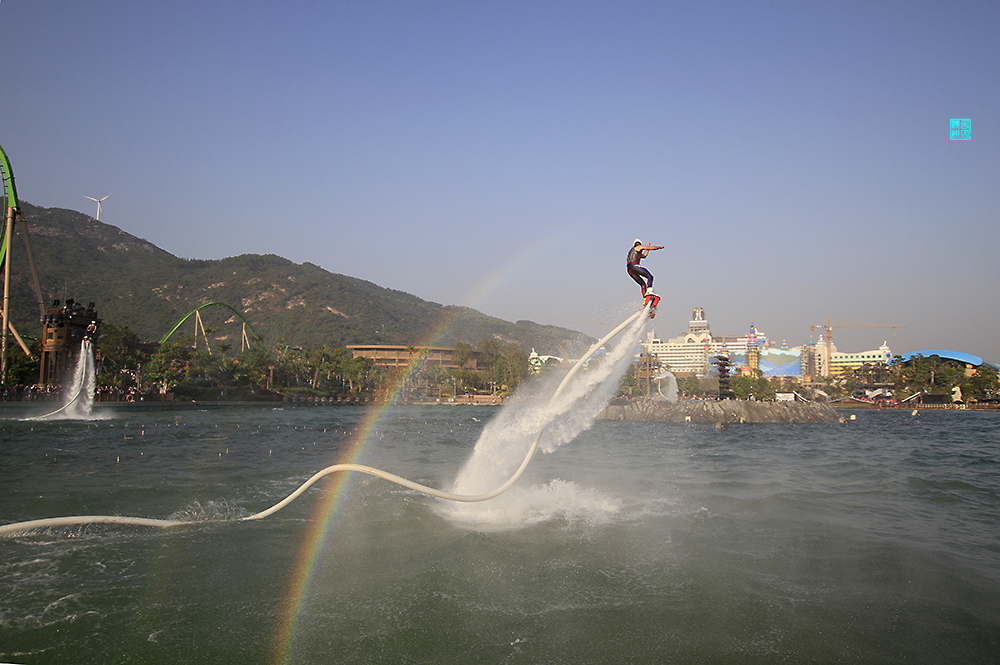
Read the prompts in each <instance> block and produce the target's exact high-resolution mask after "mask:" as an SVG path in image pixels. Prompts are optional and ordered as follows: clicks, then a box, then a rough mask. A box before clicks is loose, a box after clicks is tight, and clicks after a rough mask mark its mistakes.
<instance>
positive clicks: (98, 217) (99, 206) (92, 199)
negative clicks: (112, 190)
mask: <svg viewBox="0 0 1000 665" xmlns="http://www.w3.org/2000/svg"><path fill="white" fill-rule="evenodd" d="M108 196H111V195H110V194H108ZM108 196H105V197H104V198H101V199H95V198H94V197H93V196H84V197H83V198H85V199H90V200H91V201H97V217H95V218H94V219H96V220H97V221H101V201H103V200H104V199H106V198H108Z"/></svg>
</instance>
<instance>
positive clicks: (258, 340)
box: [160, 302, 264, 349]
mask: <svg viewBox="0 0 1000 665" xmlns="http://www.w3.org/2000/svg"><path fill="white" fill-rule="evenodd" d="M206 307H225V308H226V309H228V310H229V311H230V312H232V313H233V314H235V315H236V316H238V317H240V321H242V322H243V325H245V326H246V327H247V329H248V330H249V331H250V332H251V333H253V341H255V342H256V343H257V346H259V347H260V348H262V349H263V348H264V342H263V341H262V340H261V338H260V335H258V334H257V331H256V330H254V329H253V326H252V325H250V322H249V321H247V320H246V319H245V318H244V317H243V315H242V314H240V313H239V312H237V311H236V310H235V309H233V308H232V307H230V306H229V305H227V304H226V303H224V302H207V303H205V304H204V305H199V306H198V307H196V308H194V309H193V310H191V311H190V312H188V313H187V316H185V317H184V318H183V319H181V320H180V321H178V322H177V325H176V326H174V327H173V328H172V329H171V330H170V332H168V333H167V334H166V335H164V336H163V339H161V340H160V344H163V343H164V342H166V341H167V340H168V339H170V336H171V335H173V334H174V333H175V332H177V329H178V328H180V327H181V326H182V325H184V323H185V322H186V321H187V320H188V319H190V318H191V317H192V316H195V315H196V314H198V313H199V312H200V311H201V310H203V309H205V308H206Z"/></svg>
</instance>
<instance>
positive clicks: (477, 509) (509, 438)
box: [439, 317, 648, 526]
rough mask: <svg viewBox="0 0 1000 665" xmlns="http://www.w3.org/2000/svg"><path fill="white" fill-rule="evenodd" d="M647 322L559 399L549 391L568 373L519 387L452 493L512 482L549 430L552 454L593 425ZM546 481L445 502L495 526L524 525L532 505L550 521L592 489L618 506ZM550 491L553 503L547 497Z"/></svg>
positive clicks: (601, 505) (606, 506) (598, 506)
mask: <svg viewBox="0 0 1000 665" xmlns="http://www.w3.org/2000/svg"><path fill="white" fill-rule="evenodd" d="M647 321H648V319H646V318H645V317H640V318H639V319H638V320H637V321H636V322H635V323H634V324H632V326H631V327H630V328H629V329H628V330H627V331H625V334H624V335H623V336H622V338H621V339H620V340H619V342H618V344H617V345H616V346H615V347H614V348H613V349H612V350H611V352H610V353H607V354H606V356H605V358H604V361H603V362H601V363H600V364H597V365H596V366H590V367H588V369H587V371H585V372H583V373H581V374H580V375H579V376H578V377H577V379H576V381H574V382H572V383H570V384H569V385H568V387H567V388H566V390H565V391H564V392H563V393H561V394H560V395H558V397H556V398H555V399H554V400H551V401H550V398H549V396H550V395H551V394H552V393H553V390H554V389H555V385H556V384H557V383H558V382H559V380H560V379H561V378H562V377H561V376H558V375H556V376H552V377H549V378H548V380H545V381H542V382H541V383H539V384H536V385H534V386H531V387H529V388H527V389H526V390H524V391H519V392H518V394H517V395H515V396H514V397H513V398H511V399H510V400H509V401H508V402H507V404H506V405H505V406H504V408H503V410H502V411H501V412H500V413H499V414H497V416H496V417H495V418H494V419H493V420H492V421H490V423H489V424H488V425H487V426H486V428H484V430H483V433H482V435H481V436H480V438H479V441H478V442H477V443H476V447H475V449H474V450H473V452H472V455H471V456H470V458H469V460H468V461H467V462H466V463H465V465H464V466H463V467H462V469H461V471H460V472H459V474H458V476H457V477H456V479H455V483H454V486H453V488H452V491H454V492H456V493H459V494H479V493H482V492H486V491H489V490H491V489H493V488H494V487H496V486H497V485H499V484H500V483H502V482H504V480H506V479H507V478H509V477H510V475H511V474H512V473H513V471H514V470H515V469H516V468H517V466H518V464H520V462H521V460H522V459H523V458H524V456H525V453H526V452H527V451H528V449H529V448H530V447H531V444H532V441H533V440H534V437H535V436H536V435H537V434H538V432H539V430H541V429H544V431H545V433H544V435H543V436H542V439H541V441H540V442H539V446H538V448H539V450H541V451H542V452H546V453H551V452H554V451H555V450H557V449H558V448H559V447H560V446H562V445H563V444H564V443H567V442H569V441H572V440H573V439H575V438H576V437H577V436H578V435H579V434H580V433H581V432H583V431H585V430H586V429H588V428H589V427H590V426H591V425H592V424H593V423H594V421H595V420H596V419H597V417H598V416H599V415H600V414H601V412H603V411H604V409H605V407H606V406H607V405H608V402H609V401H610V400H611V398H612V397H614V394H615V392H616V391H617V390H618V384H619V382H620V381H621V378H622V377H623V376H624V375H625V372H626V371H627V370H628V367H629V365H630V364H631V363H632V358H633V356H634V354H635V349H636V347H637V345H638V343H639V340H640V339H641V337H642V335H643V332H644V330H645V328H646V324H647ZM546 487H547V489H544V490H540V489H539V488H537V487H536V488H531V487H525V486H515V487H513V488H511V489H510V490H508V492H507V493H506V494H505V495H501V496H500V497H497V499H494V500H492V501H490V502H489V503H490V505H489V506H480V505H473V504H442V505H441V506H440V507H439V508H440V510H442V511H443V512H445V513H447V514H448V515H449V516H451V517H453V518H455V519H459V520H469V521H474V522H476V523H478V524H480V525H487V524H489V525H494V526H502V525H504V524H518V523H522V524H523V522H524V520H523V516H524V513H525V511H528V512H530V513H531V514H532V515H533V517H534V519H533V521H540V520H543V519H545V515H548V516H550V517H558V516H563V517H566V516H567V515H568V514H573V515H575V514H576V513H578V512H579V504H577V505H576V507H574V508H573V509H572V511H570V513H568V512H567V510H568V506H569V504H573V503H574V502H579V501H580V499H581V498H583V497H584V494H587V495H588V496H587V501H586V503H587V504H588V505H590V506H591V507H592V508H593V510H594V511H595V514H596V513H608V512H615V511H616V510H617V504H616V502H615V501H614V500H613V499H607V498H605V497H598V496H593V495H592V494H590V493H589V492H585V491H583V490H581V489H580V488H578V487H576V486H575V485H574V484H572V483H566V482H564V481H557V482H556V484H555V485H553V484H551V483H550V484H549V485H547V486H546ZM542 497H544V498H545V499H546V500H547V501H549V503H547V504H545V503H544V502H542V501H540V498H542ZM518 516H520V517H518Z"/></svg>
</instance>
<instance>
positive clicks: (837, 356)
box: [829, 342, 892, 376]
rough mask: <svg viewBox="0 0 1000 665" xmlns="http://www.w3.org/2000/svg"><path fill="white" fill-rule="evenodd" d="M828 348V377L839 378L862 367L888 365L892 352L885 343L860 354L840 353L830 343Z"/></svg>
mask: <svg viewBox="0 0 1000 665" xmlns="http://www.w3.org/2000/svg"><path fill="white" fill-rule="evenodd" d="M830 347H831V353H830V372H829V375H830V376H840V375H842V374H845V373H847V372H850V371H851V370H855V369H859V368H861V366H862V365H888V364H889V360H891V359H892V351H891V350H889V347H888V346H887V344H886V342H882V346H880V347H878V348H877V349H873V350H871V351H862V352H861V353H841V352H840V351H837V346H836V345H835V344H834V343H833V342H830Z"/></svg>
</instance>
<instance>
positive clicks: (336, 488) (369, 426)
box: [274, 243, 544, 664]
mask: <svg viewBox="0 0 1000 665" xmlns="http://www.w3.org/2000/svg"><path fill="white" fill-rule="evenodd" d="M543 246H544V243H537V244H535V243H533V244H531V245H529V246H528V247H527V248H525V249H523V250H522V251H521V252H519V253H518V254H517V255H516V256H514V257H513V260H512V261H509V262H508V263H507V264H506V266H505V267H504V268H503V269H501V270H497V271H495V272H493V273H490V274H488V275H486V276H484V278H483V279H482V280H481V281H480V282H479V283H478V284H477V285H476V288H475V289H474V290H473V292H472V294H473V295H472V302H473V303H476V302H479V301H481V300H482V299H483V298H485V297H486V296H487V295H488V294H489V293H491V292H493V291H495V290H497V289H499V288H500V286H501V284H502V283H503V282H504V280H505V279H506V277H507V276H508V275H510V274H512V273H513V272H515V271H516V270H517V268H518V267H519V266H521V265H524V264H525V263H526V262H528V261H529V260H531V258H532V257H533V256H534V255H535V254H536V253H539V252H540V251H541V249H542V248H543ZM462 313H463V309H462V308H459V307H455V308H448V309H446V310H445V311H444V313H443V314H442V316H441V318H440V319H439V320H438V322H437V324H436V325H435V326H433V328H432V330H431V331H430V332H429V333H428V335H426V336H425V339H424V341H422V342H421V343H420V344H418V345H415V346H437V345H438V344H437V342H438V341H439V340H441V339H442V338H443V337H444V336H445V335H446V333H447V332H448V330H450V329H451V327H452V326H453V325H454V323H455V320H456V319H457V318H459V317H460V316H461V314H462ZM422 360H423V358H422V356H420V355H414V356H412V357H411V358H410V361H409V365H408V366H407V367H406V369H405V370H404V371H402V372H399V373H398V374H397V375H396V376H395V378H394V380H393V381H392V383H391V385H390V386H389V390H388V392H387V394H386V395H385V396H384V399H383V401H382V402H381V403H380V404H378V405H376V406H373V407H371V408H370V409H369V410H368V411H367V412H366V414H365V416H364V418H363V419H362V421H361V423H360V424H359V425H358V428H357V430H356V431H355V433H354V436H353V438H352V439H351V441H350V442H349V443H348V444H347V446H346V447H345V448H344V450H343V451H342V452H341V454H340V456H339V458H338V460H337V462H336V463H337V464H353V463H357V462H358V460H359V459H360V458H361V455H362V453H363V452H364V449H365V447H366V446H367V444H368V442H369V441H371V439H372V437H373V435H374V433H375V432H376V431H378V428H379V424H380V423H381V422H382V420H383V419H384V418H385V416H386V413H387V412H388V410H389V408H390V407H391V405H392V404H393V403H394V402H395V400H396V398H397V397H398V396H399V394H400V392H401V391H402V390H403V387H404V386H405V385H406V384H407V382H408V381H409V380H410V378H411V377H412V376H413V374H414V373H415V372H416V371H417V370H418V369H419V367H420V366H421V364H422ZM348 476H349V474H347V473H338V474H335V475H334V476H333V477H332V478H331V479H330V480H329V481H328V485H327V490H328V491H327V492H326V493H324V494H323V495H322V498H321V499H320V500H319V501H318V502H317V503H316V507H315V508H314V509H313V513H312V518H311V519H310V520H309V525H310V526H309V527H308V529H307V532H306V534H305V536H304V538H303V542H302V546H301V547H300V548H299V553H298V556H297V559H296V563H295V566H294V567H293V569H292V575H291V578H290V580H289V583H288V590H287V592H286V594H285V599H286V600H285V602H284V603H283V604H282V609H281V614H280V617H279V622H278V628H277V631H276V636H275V651H274V653H275V662H276V663H282V664H284V663H288V662H289V660H290V658H291V655H292V646H293V644H294V641H295V636H296V631H297V628H298V623H299V618H300V617H301V615H302V613H303V610H304V608H305V606H306V603H307V601H308V598H309V591H310V588H311V586H312V579H313V577H314V575H315V572H316V567H317V564H318V563H319V561H320V559H321V555H322V553H323V551H324V550H325V549H326V545H327V543H328V542H329V540H330V538H331V537H332V536H333V533H334V532H335V531H336V525H337V522H338V518H339V516H340V513H339V509H340V507H341V505H342V503H343V502H342V501H341V499H342V498H343V497H344V495H345V491H344V490H345V488H346V486H347V479H348Z"/></svg>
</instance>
